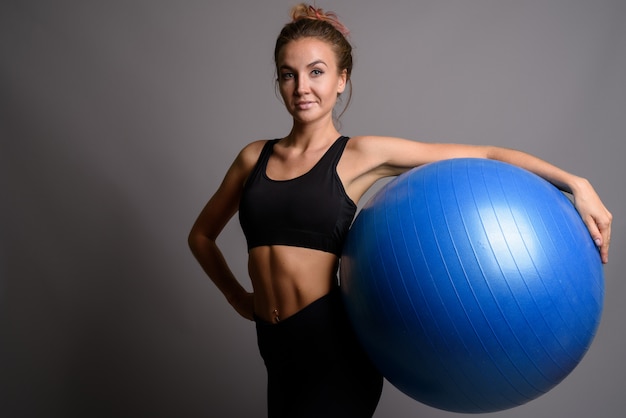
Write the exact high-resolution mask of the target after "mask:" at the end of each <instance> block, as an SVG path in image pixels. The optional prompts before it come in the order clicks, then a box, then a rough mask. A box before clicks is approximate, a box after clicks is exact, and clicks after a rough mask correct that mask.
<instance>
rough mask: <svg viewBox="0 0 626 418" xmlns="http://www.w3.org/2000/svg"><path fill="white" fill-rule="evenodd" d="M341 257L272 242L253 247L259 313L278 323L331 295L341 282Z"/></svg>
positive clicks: (252, 269)
mask: <svg viewBox="0 0 626 418" xmlns="http://www.w3.org/2000/svg"><path fill="white" fill-rule="evenodd" d="M337 266H338V257H337V256H336V255H334V254H331V253H327V252H324V251H318V250H312V249H309V248H301V247H290V246H284V245H271V246H262V247H256V248H252V249H251V250H250V253H249V259H248V271H249V274H250V279H251V280H252V287H253V290H254V311H255V314H256V315H257V316H258V317H259V318H261V319H263V320H265V321H268V322H278V321H280V320H284V319H286V318H288V317H290V316H291V315H293V314H295V313H296V312H298V311H299V310H301V309H302V308H304V307H306V306H307V305H309V304H310V303H312V302H314V301H316V300H317V299H319V298H321V297H322V296H324V295H326V294H328V293H329V292H330V291H331V290H332V288H333V287H334V286H335V285H336V283H337Z"/></svg>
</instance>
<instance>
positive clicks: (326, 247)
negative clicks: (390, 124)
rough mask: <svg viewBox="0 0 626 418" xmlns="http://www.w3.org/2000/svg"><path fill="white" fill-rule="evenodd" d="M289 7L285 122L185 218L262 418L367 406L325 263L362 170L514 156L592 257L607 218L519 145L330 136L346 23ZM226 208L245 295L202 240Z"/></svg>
mask: <svg viewBox="0 0 626 418" xmlns="http://www.w3.org/2000/svg"><path fill="white" fill-rule="evenodd" d="M292 17H293V20H292V21H291V22H290V23H288V24H287V25H285V27H284V28H283V30H282V31H281V33H280V35H279V37H278V39H277V41H276V48H275V52H274V58H275V63H276V72H277V83H278V87H279V90H280V94H281V96H282V99H283V101H284V104H285V107H286V109H287V111H288V112H289V113H290V114H291V116H292V118H293V125H292V128H291V131H290V132H289V134H288V135H287V136H285V137H282V138H280V139H275V140H260V141H255V142H252V143H250V144H249V145H247V146H246V147H244V148H243V150H241V152H240V153H239V155H238V156H237V158H236V159H235V161H234V162H233V163H232V165H231V167H230V169H229V170H228V172H227V173H226V176H225V177H224V179H223V182H222V183H221V185H220V186H219V188H218V190H217V191H216V192H215V194H214V195H213V196H212V197H211V199H210V200H209V202H208V203H207V205H206V206H205V208H204V209H203V210H202V212H201V213H200V215H199V217H198V219H197V220H196V222H195V224H194V226H193V228H192V230H191V233H190V235H189V245H190V247H191V249H192V251H193V254H194V255H195V256H196V258H197V259H198V261H199V263H200V264H201V266H202V267H203V269H204V270H205V271H206V273H207V274H208V276H209V277H210V278H211V279H212V280H213V282H214V283H215V284H216V286H217V287H218V288H219V289H220V290H221V291H222V293H223V294H224V296H225V297H226V299H227V300H228V302H229V303H230V304H231V305H232V306H233V308H234V309H235V310H236V311H237V312H238V313H239V314H240V315H241V316H243V317H244V318H247V319H249V320H254V321H256V327H257V337H258V344H259V349H260V352H261V355H262V357H263V359H264V362H265V364H266V366H267V371H268V405H269V416H270V417H289V418H295V417H309V416H310V417H322V416H323V417H343V418H347V417H370V416H372V415H373V413H374V410H375V408H376V405H377V403H378V400H379V397H380V393H381V388H382V377H381V376H380V375H379V373H378V372H377V371H376V370H375V369H374V368H373V367H372V365H371V364H370V363H369V360H368V359H367V357H366V356H365V355H364V354H363V352H362V351H361V349H360V348H359V345H358V343H357V342H356V340H355V338H354V335H353V334H352V332H351V329H350V326H349V324H348V321H347V319H346V316H345V312H344V310H343V305H342V302H341V298H340V295H339V293H338V284H337V268H338V261H339V257H340V255H341V248H342V244H343V242H344V238H345V236H346V233H347V232H348V228H349V226H350V223H351V222H352V219H353V217H354V214H355V211H356V205H355V202H358V201H359V199H360V198H361V197H362V196H363V194H364V193H365V192H366V191H367V190H368V188H369V187H370V186H372V184H374V182H376V181H377V180H378V179H380V178H382V177H387V176H396V175H398V174H400V173H403V172H405V171H406V170H408V169H410V168H412V167H416V166H419V165H422V164H426V163H430V162H433V161H437V160H443V159H449V158H456V157H476V158H491V159H496V160H500V161H504V162H508V163H511V164H515V165H517V166H519V167H522V168H525V169H527V170H530V171H532V172H534V173H536V174H538V175H540V176H541V177H543V178H545V179H546V180H548V181H550V182H551V183H553V184H554V185H556V186H557V187H559V188H560V189H562V190H565V191H567V192H570V193H572V194H573V197H574V201H575V205H576V208H577V209H578V211H579V213H580V214H581V216H582V218H583V219H584V220H585V223H586V225H587V227H588V229H589V232H590V234H591V236H592V237H593V239H594V240H595V242H596V244H597V245H598V247H599V249H600V253H601V257H602V260H603V262H607V260H608V249H609V241H610V225H611V220H612V217H611V214H610V213H609V212H608V210H607V209H606V208H605V207H604V205H603V204H602V202H601V200H600V198H599V197H598V195H597V194H596V192H595V191H594V189H593V188H592V186H591V185H590V183H589V182H588V181H587V180H585V179H583V178H580V177H577V176H574V175H572V174H570V173H567V172H565V171H563V170H561V169H559V168H557V167H555V166H553V165H550V164H548V163H547V162H545V161H542V160H540V159H538V158H536V157H533V156H531V155H528V154H526V153H523V152H519V151H514V150H510V149H503V148H497V147H489V146H469V145H454V144H432V143H421V142H415V141H410V140H404V139H398V138H388V137H374V136H362V137H354V138H350V139H349V138H347V137H344V136H342V135H341V134H340V133H339V132H338V130H337V128H336V126H335V124H334V118H333V110H334V109H335V104H336V102H337V99H338V97H339V96H340V95H342V94H343V93H344V92H345V91H346V89H347V88H348V86H349V84H350V76H351V72H352V48H351V46H350V44H349V43H348V41H347V39H346V35H347V32H346V30H345V28H344V27H343V25H341V23H340V22H339V21H338V20H337V18H336V15H334V14H333V13H324V11H322V10H321V9H316V8H314V7H312V6H308V5H299V6H296V7H295V8H294V9H293V10H292ZM238 211H239V218H240V222H241V226H242V229H243V231H244V234H245V236H246V239H247V243H248V253H249V262H248V270H249V275H250V279H251V281H252V287H253V293H248V292H247V291H246V290H245V289H244V288H243V287H242V286H241V284H240V283H239V281H238V280H237V279H236V278H235V277H234V275H233V273H232V272H231V270H230V269H229V267H228V265H227V263H226V261H225V259H224V257H223V255H222V253H221V252H220V250H219V248H218V246H217V245H216V239H217V237H218V236H219V234H220V232H221V231H222V228H223V227H224V226H225V225H226V223H227V222H228V221H229V220H230V219H231V217H232V216H234V215H235V213H237V212H238Z"/></svg>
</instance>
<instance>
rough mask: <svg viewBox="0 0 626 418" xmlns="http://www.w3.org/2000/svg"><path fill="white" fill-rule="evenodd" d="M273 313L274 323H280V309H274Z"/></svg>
mask: <svg viewBox="0 0 626 418" xmlns="http://www.w3.org/2000/svg"><path fill="white" fill-rule="evenodd" d="M272 313H273V314H274V322H280V316H279V315H278V309H274V310H273V311H272Z"/></svg>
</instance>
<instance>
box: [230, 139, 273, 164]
mask: <svg viewBox="0 0 626 418" xmlns="http://www.w3.org/2000/svg"><path fill="white" fill-rule="evenodd" d="M269 141H270V140H268V139H258V140H256V141H252V142H250V143H248V144H247V145H246V146H244V147H243V148H242V149H241V151H239V154H238V155H237V159H236V160H235V161H236V162H237V163H239V164H241V165H242V166H244V167H252V166H254V164H256V162H257V160H258V159H259V156H260V155H261V151H262V150H263V147H264V146H265V144H266V143H268V142H269Z"/></svg>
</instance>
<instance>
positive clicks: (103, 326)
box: [0, 0, 626, 418]
mask: <svg viewBox="0 0 626 418" xmlns="http://www.w3.org/2000/svg"><path fill="white" fill-rule="evenodd" d="M292 4H293V2H292V1H291V0H289V1H287V0H274V1H253V0H248V1H242V0H227V1H200V0H195V1H194V0H187V1H174V0H172V1H165V0H159V1H147V0H144V1H141V0H125V1H111V0H107V1H88V0H83V1H79V0H75V1H68V0H59V1H54V2H52V1H50V2H47V1H43V0H41V1H36V0H14V1H12V0H3V1H2V3H1V6H0V140H1V142H0V190H1V192H2V194H1V198H0V211H1V216H0V234H1V235H0V236H1V243H2V246H1V247H0V248H1V249H2V252H1V253H0V257H1V258H0V269H1V270H0V274H1V276H0V278H1V282H0V296H1V298H2V299H1V301H0V355H1V357H0V358H1V362H0V382H1V386H0V408H1V410H0V416H2V417H3V418H4V417H7V418H14V417H29V418H32V417H46V418H48V417H184V418H187V417H189V418H195V417H262V416H264V415H265V413H264V410H265V393H264V390H265V389H264V388H265V375H264V368H263V364H262V361H261V359H260V357H259V355H258V353H257V348H256V340H255V333H254V326H253V324H252V323H250V322H247V321H245V320H243V319H240V318H239V317H238V316H237V315H236V314H235V313H234V311H233V310H232V309H230V307H229V306H228V305H227V304H226V302H225V301H224V300H223V298H222V296H221V295H220V294H219V293H218V292H217V291H216V290H215V288H214V287H213V285H212V284H211V283H210V281H209V280H208V279H206V278H205V276H204V275H203V273H202V272H201V270H200V268H199V267H198V265H197V264H196V263H195V261H194V260H193V259H192V256H191V254H190V252H189V251H188V249H187V244H186V236H187V232H188V230H189V228H190V226H191V223H192V222H193V220H194V218H195V216H196V215H197V213H198V212H199V210H200V209H201V207H202V206H203V205H204V203H205V201H206V200H207V199H208V197H209V196H210V194H211V193H212V192H213V191H214V190H215V188H216V187H217V185H218V183H219V182H220V181H221V179H222V176H223V174H224V173H225V171H226V169H227V167H228V166H229V164H230V162H231V161H232V159H233V158H234V157H235V155H236V153H237V152H238V150H239V149H240V148H241V147H242V146H244V145H245V144H246V143H247V142H249V141H251V140H254V139H259V138H271V137H277V136H282V135H285V134H286V133H287V132H288V130H289V128H290V119H289V117H288V115H287V114H286V112H285V111H284V109H283V108H282V105H281V103H280V102H279V100H278V99H277V98H276V96H275V93H274V85H273V78H274V74H273V67H272V49H273V43H274V40H275V37H276V35H277V34H278V31H279V29H280V27H281V26H282V24H283V23H285V22H286V20H287V19H288V16H287V12H288V9H289V8H290V6H291V5H292ZM318 5H319V6H322V7H324V8H327V9H331V10H335V11H336V12H338V13H339V15H340V16H341V17H342V18H343V20H344V21H345V23H346V25H347V26H348V27H349V28H351V30H352V41H353V43H354V45H355V47H356V49H355V54H356V67H355V71H354V80H353V81H354V102H353V105H352V107H351V108H350V109H349V110H348V112H347V113H346V114H345V116H344V118H343V127H342V131H343V132H344V133H345V134H347V135H358V134H384V135H394V136H403V137H408V138H414V139H419V140H428V141H431V140H432V141H454V142H463V143H471V144H494V145H500V146H507V147H514V148H519V149H522V150H525V151H528V152H531V153H533V154H536V155H538V156H541V157H543V158H545V159H547V160H549V161H551V162H554V163H556V164H557V165H559V166H561V167H563V168H565V169H567V170H570V171H572V172H575V173H577V174H579V175H582V176H586V177H588V178H589V179H590V180H591V181H592V182H593V184H594V185H595V186H596V188H597V190H598V191H599V193H600V195H601V196H602V197H603V199H604V200H605V203H606V204H607V206H608V207H609V209H610V210H611V211H612V212H613V213H614V215H615V218H616V220H615V225H614V234H613V247H612V254H611V255H612V258H611V261H610V263H609V264H608V265H607V266H606V268H605V274H606V286H607V294H606V302H605V303H606V305H605V311H604V317H603V321H602V324H601V326H600V329H599V332H598V335H597V338H596V340H595V342H594V344H593V345H592V347H591V349H590V351H589V353H588V355H587V356H586V357H585V358H584V360H583V361H582V363H581V364H580V365H579V367H578V368H577V369H576V370H575V371H574V372H573V373H572V374H571V375H570V376H569V377H568V378H567V379H566V380H565V381H564V382H563V383H562V384H560V385H559V386H557V387H556V388H555V389H554V390H552V391H551V392H549V393H548V394H546V395H544V396H543V397H541V398H539V399H538V400H536V401H533V402H531V403H529V404H527V405H525V406H522V407H519V408H515V409H512V410H509V411H504V412H500V413H495V414H491V415H490V416H492V417H494V418H495V417H498V418H500V417H502V418H504V417H509V418H513V417H530V416H532V417H591V416H593V417H600V418H611V417H622V416H624V410H625V409H626V396H624V387H625V386H626V362H624V360H623V357H624V353H625V350H626V337H625V335H624V325H623V321H624V316H625V313H626V308H625V306H626V304H624V303H623V299H624V297H625V296H626V289H625V284H624V283H625V281H624V278H623V277H622V275H621V274H620V273H619V272H620V271H624V270H625V269H626V257H624V244H625V236H624V232H625V228H624V218H625V217H626V201H625V197H624V179H626V164H625V163H624V157H625V156H626V145H625V141H624V133H625V132H626V83H625V82H624V76H625V75H626V25H624V22H626V2H624V1H623V0H577V1H576V0H526V1H521V0H518V1H512V0H511V1H509V0H457V1H441V0H439V1H436V0H422V1H415V0H403V1H393V0H392V1H385V2H383V1H377V0H367V1H363V0H337V1H330V0H325V1H321V0H320V1H318ZM220 243H221V245H222V247H223V250H224V252H225V254H226V256H227V258H228V259H229V261H230V263H231V264H232V267H233V269H234V271H235V272H236V273H237V274H238V275H239V277H240V278H241V280H242V281H243V282H244V283H246V285H247V286H249V284H248V281H247V276H246V270H245V256H246V251H245V246H244V242H243V237H242V234H241V232H240V230H239V226H238V224H237V222H236V221H235V222H231V224H229V225H228V227H227V229H226V230H225V232H224V234H223V237H222V238H221V241H220ZM453 415H455V414H451V413H447V412H443V411H437V410H434V409H431V408H429V407H426V406H423V405H420V404H418V403H417V402H415V401H413V400H411V399H410V398H408V397H406V396H405V395H403V394H402V393H400V392H398V391H397V390H396V389H394V388H393V387H392V386H391V385H389V384H388V383H387V384H386V385H385V390H384V393H383V397H382V400H381V403H380V406H379V409H378V412H377V414H376V417H398V418H401V417H418V416H422V417H425V416H428V417H449V416H453Z"/></svg>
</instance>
